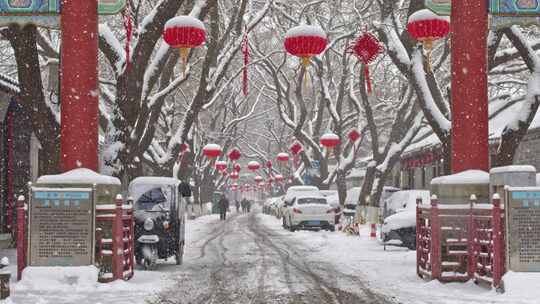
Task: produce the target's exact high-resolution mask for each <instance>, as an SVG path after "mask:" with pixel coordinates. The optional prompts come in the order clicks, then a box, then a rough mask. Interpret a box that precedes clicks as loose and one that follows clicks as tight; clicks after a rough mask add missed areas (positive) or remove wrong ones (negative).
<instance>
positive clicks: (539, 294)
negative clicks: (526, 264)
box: [502, 271, 540, 303]
mask: <svg viewBox="0 0 540 304" xmlns="http://www.w3.org/2000/svg"><path fill="white" fill-rule="evenodd" d="M503 282H504V290H505V292H504V294H503V295H502V296H503V297H505V298H514V299H523V300H525V298H531V299H540V289H539V288H538V286H540V273H538V272H536V273H535V272H513V271H509V272H508V273H506V274H505V275H504V277H503ZM537 303H538V302H537Z"/></svg>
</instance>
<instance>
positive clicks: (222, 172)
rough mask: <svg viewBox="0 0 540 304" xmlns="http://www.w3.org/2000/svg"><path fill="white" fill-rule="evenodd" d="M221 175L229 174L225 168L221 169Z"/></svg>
mask: <svg viewBox="0 0 540 304" xmlns="http://www.w3.org/2000/svg"><path fill="white" fill-rule="evenodd" d="M221 175H223V177H226V176H227V175H229V172H227V170H223V171H221Z"/></svg>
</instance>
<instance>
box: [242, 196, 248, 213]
mask: <svg viewBox="0 0 540 304" xmlns="http://www.w3.org/2000/svg"><path fill="white" fill-rule="evenodd" d="M247 204H248V201H247V199H246V198H245V197H244V198H243V199H242V213H246V212H247Z"/></svg>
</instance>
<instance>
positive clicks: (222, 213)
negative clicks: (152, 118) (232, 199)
mask: <svg viewBox="0 0 540 304" xmlns="http://www.w3.org/2000/svg"><path fill="white" fill-rule="evenodd" d="M218 206H219V219H220V220H222V221H224V220H225V219H226V217H227V209H229V200H228V199H227V198H226V197H225V195H224V194H222V195H221V198H220V199H219V202H218Z"/></svg>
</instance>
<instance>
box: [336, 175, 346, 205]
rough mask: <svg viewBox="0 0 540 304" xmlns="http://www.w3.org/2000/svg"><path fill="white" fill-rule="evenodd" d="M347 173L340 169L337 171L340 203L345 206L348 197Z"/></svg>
mask: <svg viewBox="0 0 540 304" xmlns="http://www.w3.org/2000/svg"><path fill="white" fill-rule="evenodd" d="M346 177H347V176H346V175H345V173H344V172H343V171H341V170H339V171H338V172H337V178H336V186H337V190H338V197H339V204H340V205H341V206H343V205H344V204H345V199H346V198H347V180H346Z"/></svg>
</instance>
